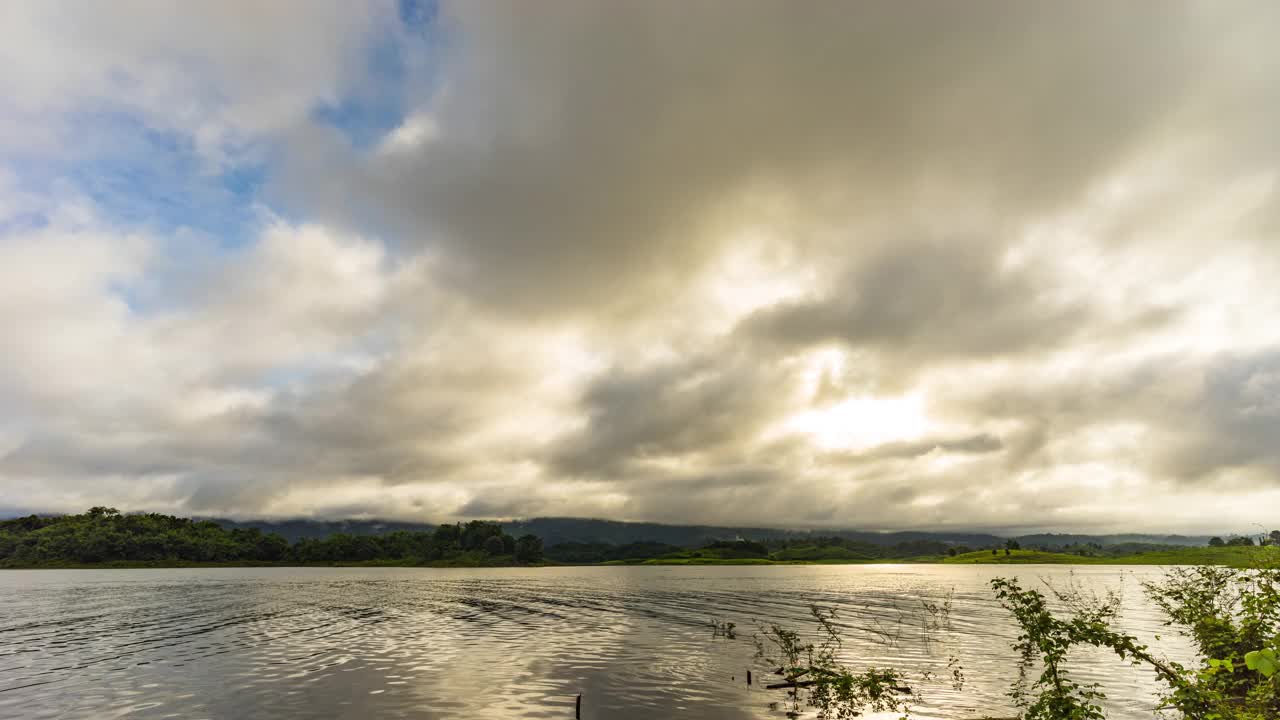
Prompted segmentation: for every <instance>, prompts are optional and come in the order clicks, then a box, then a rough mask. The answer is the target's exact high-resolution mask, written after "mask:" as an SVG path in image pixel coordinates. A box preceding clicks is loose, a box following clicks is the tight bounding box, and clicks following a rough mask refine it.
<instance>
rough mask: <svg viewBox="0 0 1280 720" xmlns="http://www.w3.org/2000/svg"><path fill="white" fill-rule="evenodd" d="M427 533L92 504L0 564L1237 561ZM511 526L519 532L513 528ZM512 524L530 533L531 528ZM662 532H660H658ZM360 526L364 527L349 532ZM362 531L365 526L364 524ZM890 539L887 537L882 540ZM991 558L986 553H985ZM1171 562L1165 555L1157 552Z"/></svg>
mask: <svg viewBox="0 0 1280 720" xmlns="http://www.w3.org/2000/svg"><path fill="white" fill-rule="evenodd" d="M419 527H422V528H424V529H421V530H406V529H389V528H386V527H380V528H379V529H380V530H383V531H382V532H376V533H370V532H364V533H360V532H334V533H331V534H329V535H326V536H322V537H315V536H312V535H311V534H309V533H302V534H299V535H295V537H296V539H294V540H293V541H292V542H291V541H290V540H289V539H287V538H286V537H285V536H283V535H281V534H278V533H275V532H264V531H263V530H261V529H260V528H258V527H252V526H247V525H244V524H233V525H231V526H230V527H229V526H228V525H227V524H225V523H219V522H215V521H211V520H193V519H189V518H180V517H174V516H171V515H160V514H156V513H145V514H144V513H140V514H128V515H126V514H122V513H120V512H118V511H116V510H115V509H114V508H106V507H95V508H92V509H90V510H89V511H88V512H86V513H83V514H79V515H63V516H53V517H49V516H39V515H30V516H27V517H21V518H16V519H13V520H4V521H0V567H57V566H71V565H101V564H116V565H180V564H196V563H222V564H365V563H368V564H389V565H446V566H448V565H454V566H484V565H531V564H541V563H545V562H551V563H559V564H567V565H588V564H600V563H608V564H635V563H658V564H685V563H689V564H714V563H775V562H783V563H862V562H886V561H895V562H897V561H914V562H932V561H948V562H950V561H956V562H961V561H963V562H992V561H1009V562H1087V561H1114V560H1120V561H1124V560H1126V559H1132V560H1133V561H1134V562H1139V563H1146V562H1150V563H1156V564H1159V563H1165V562H1168V563H1172V564H1180V563H1183V562H1187V563H1192V562H1206V563H1210V564H1219V563H1221V564H1233V563H1237V562H1239V561H1240V560H1241V558H1242V557H1243V556H1241V555H1240V554H1239V553H1231V552H1225V553H1224V552H1218V553H1217V554H1210V555H1205V554H1203V553H1201V554H1195V553H1193V552H1192V551H1193V550H1194V549H1193V548H1187V547H1185V546H1184V547H1179V546H1175V545H1164V544H1154V543H1139V542H1124V543H1115V544H1103V543H1101V542H1080V541H1078V540H1077V538H1076V537H1071V536H1064V537H1070V539H1071V540H1075V542H1073V543H1071V544H1062V545H1057V546H1053V545H1052V544H1050V543H1044V544H1040V543H1037V544H1035V545H1031V546H1028V545H1025V544H1022V543H1020V542H1019V541H1018V540H1016V539H1013V538H1009V539H1000V538H996V537H994V536H982V535H969V536H967V538H968V539H970V540H982V541H984V542H982V543H981V544H975V545H974V546H970V545H967V544H964V543H963V542H956V541H954V540H950V541H947V540H940V539H936V538H929V537H921V536H920V535H919V534H906V533H902V534H895V535H893V536H891V537H893V538H895V539H896V540H897V542H895V543H892V544H889V543H885V542H883V541H882V542H869V541H867V540H865V539H863V538H861V537H858V538H856V539H853V538H850V537H848V536H845V535H829V536H823V535H816V534H809V533H805V534H800V533H788V534H783V535H778V536H773V537H765V538H762V539H747V538H743V537H740V536H739V537H735V538H734V539H731V540H730V539H703V540H701V541H700V542H698V544H697V545H694V546H690V545H680V544H675V543H671V542H665V541H661V540H648V539H646V540H639V541H632V542H624V543H611V542H601V541H588V542H582V541H565V542H557V543H547V544H548V547H547V548H546V550H545V552H544V550H543V544H544V539H543V538H541V537H539V536H538V535H536V534H533V533H528V532H525V533H522V534H520V536H519V537H516V536H515V535H513V534H509V533H508V532H506V531H505V529H506V528H504V526H503V525H502V524H499V523H496V522H490V521H484V520H473V521H470V522H467V523H457V524H452V525H438V526H434V527H430V529H426V528H428V527H429V526H419ZM506 527H507V528H510V527H513V525H508V526H506ZM514 527H519V528H521V529H527V528H528V524H527V523H525V524H515V525H514ZM655 527H660V526H655ZM352 529H356V528H355V527H353V528H352ZM361 529H364V528H363V527H362V528H361ZM882 538H883V536H882ZM1256 544H1257V545H1280V532H1273V533H1271V534H1269V535H1268V534H1261V535H1259V536H1258V537H1257V543H1256ZM1254 545H1255V541H1254V539H1253V538H1251V537H1247V536H1235V537H1231V538H1228V539H1226V540H1223V539H1221V538H1217V537H1215V538H1212V539H1211V540H1210V541H1209V543H1208V547H1207V548H1202V549H1207V550H1211V551H1215V552H1216V551H1233V550H1244V549H1246V548H1247V547H1250V546H1254ZM988 553H990V555H988ZM1161 553H1163V554H1161Z"/></svg>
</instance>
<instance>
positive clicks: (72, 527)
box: [0, 507, 543, 567]
mask: <svg viewBox="0 0 1280 720" xmlns="http://www.w3.org/2000/svg"><path fill="white" fill-rule="evenodd" d="M542 560H543V553H542V541H541V540H540V539H538V538H537V537H535V536H533V535H524V536H522V537H519V538H515V537H512V536H511V535H508V534H506V533H504V532H503V530H502V526H501V525H500V524H498V523H494V522H485V521H481V520H475V521H472V522H468V523H463V524H456V525H440V526H439V527H437V528H435V530H433V531H431V532H408V531H397V532H392V533H388V534H385V535H348V534H346V533H337V534H334V535H330V536H329V537H327V538H323V539H314V538H303V539H300V540H298V541H297V542H295V543H293V544H290V543H289V542H288V541H287V540H285V539H284V538H283V537H281V536H280V535H277V534H275V533H264V532H262V531H261V530H258V529H256V528H232V529H227V528H224V527H222V526H221V525H219V524H218V523H215V522H211V521H197V520H190V519H187V518H180V517H173V516H171V515H160V514H156V513H146V514H136V515H124V514H121V513H120V512H118V511H116V510H115V509H114V508H105V507H95V508H92V509H90V510H89V511H88V512H86V513H83V514H80V515H61V516H56V517H42V516H38V515H30V516H27V517H21V518H17V519H14V520H5V521H0V567H41V566H58V565H93V564H102V563H137V564H157V565H165V564H181V563H229V564H242V563H362V562H387V563H394V564H457V565H508V564H534V563H539V562H542Z"/></svg>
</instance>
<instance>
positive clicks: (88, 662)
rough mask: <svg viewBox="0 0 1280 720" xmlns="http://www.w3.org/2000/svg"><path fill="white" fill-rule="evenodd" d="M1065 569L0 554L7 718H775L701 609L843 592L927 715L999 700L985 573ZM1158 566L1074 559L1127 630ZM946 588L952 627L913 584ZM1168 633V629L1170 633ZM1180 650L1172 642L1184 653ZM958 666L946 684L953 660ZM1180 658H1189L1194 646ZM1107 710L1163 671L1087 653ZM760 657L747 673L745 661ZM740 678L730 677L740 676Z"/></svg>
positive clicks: (0, 684)
mask: <svg viewBox="0 0 1280 720" xmlns="http://www.w3.org/2000/svg"><path fill="white" fill-rule="evenodd" d="M1067 572H1069V570H1068V569H1067V568H1064V567H1063V566H1020V567H1016V568H1014V567H1003V568H993V567H982V566H970V567H960V566H936V565H933V566H931V565H905V566H883V565H882V566H792V567H588V568H537V569H467V570H437V569H409V568H378V569H350V568H296V569H295V568H288V569H284V568H244V569H202V570H105V571H98V570H66V571H63V570H56V571H55V570H43V571H4V572H0V608H3V614H2V615H0V717H23V718H52V717H58V718H81V717H82V718H90V717H92V718H114V717H130V718H134V717H138V718H162V717H174V718H202V717H203V718H286V717H287V718H295V717H296V718H398V717H405V718H571V717H573V712H574V709H573V708H574V698H575V696H576V695H577V694H578V693H582V694H583V717H584V718H587V719H590V720H595V719H597V718H622V719H628V718H645V719H646V720H649V719H651V718H662V717H673V716H677V715H684V716H686V717H691V718H709V719H711V720H718V719H728V718H773V717H781V716H782V712H781V710H778V709H770V707H769V704H770V702H772V701H777V700H780V699H781V697H780V696H779V695H778V693H777V692H766V691H764V690H761V689H760V688H759V687H758V686H757V687H755V688H747V687H746V685H745V683H744V682H743V679H744V674H745V671H746V669H747V668H748V667H749V666H750V663H751V656H752V652H753V648H752V645H751V642H750V639H749V637H747V636H748V635H750V631H749V630H747V631H746V632H741V633H740V636H739V639H738V640H736V641H732V642H730V641H725V640H715V639H712V637H711V636H712V633H711V628H710V625H709V622H710V618H711V617H713V616H714V617H719V618H723V619H725V620H730V621H734V622H736V623H737V624H738V627H739V628H740V629H742V628H750V627H752V621H753V619H769V620H771V621H773V620H780V621H783V622H785V623H789V624H792V625H794V626H797V627H802V626H803V627H804V628H805V629H808V628H809V627H810V625H811V624H810V623H808V622H806V619H807V616H808V606H809V604H810V603H812V602H818V603H822V604H825V605H831V606H837V607H838V608H839V609H840V617H841V621H842V623H844V624H845V626H846V642H845V646H844V647H845V651H846V654H847V656H848V660H849V661H850V662H851V664H854V665H855V666H856V665H859V664H861V663H874V664H879V665H887V664H891V665H894V666H896V667H899V668H901V669H904V670H906V671H908V672H909V673H911V674H913V675H917V676H918V675H919V674H920V673H923V672H925V671H931V672H933V673H935V674H936V675H938V676H939V678H940V679H939V681H937V682H936V683H930V684H924V685H918V686H917V687H921V688H922V689H923V697H924V702H922V703H921V704H919V705H918V706H917V712H916V715H917V716H919V717H921V718H946V719H953V718H972V717H977V716H980V715H982V714H985V713H991V714H996V715H1000V714H1003V715H1012V714H1013V713H1012V712H1011V709H1010V708H1009V706H1008V700H1007V698H1006V697H1005V696H1004V693H1005V691H1006V690H1007V689H1008V682H1009V679H1010V678H1011V677H1012V676H1013V674H1014V671H1015V658H1013V657H1012V655H1011V653H1010V652H1009V650H1008V646H1009V642H1010V641H1011V640H1012V639H1013V637H1014V636H1015V635H1016V632H1015V628H1014V627H1013V626H1012V625H1011V624H1010V621H1009V620H1008V619H1007V616H1006V614H1005V612H1004V611H1003V610H1002V609H1000V608H999V606H998V605H996V604H995V603H994V601H993V600H992V598H991V593H990V592H989V590H988V589H987V585H986V583H987V581H988V580H989V579H990V578H991V577H993V576H995V575H997V574H1004V575H1010V574H1017V575H1019V576H1020V577H1022V578H1024V580H1028V581H1031V580H1032V579H1033V578H1035V577H1041V576H1042V577H1046V578H1054V579H1056V582H1059V583H1065V582H1067V581H1068V577H1067ZM1158 573H1159V570H1158V569H1154V568H1140V569H1138V571H1137V572H1136V573H1135V572H1134V571H1128V570H1126V571H1121V570H1119V569H1116V568H1107V567H1079V568H1076V569H1075V577H1076V580H1077V581H1078V582H1081V583H1083V584H1084V585H1085V586H1093V587H1097V588H1114V587H1119V586H1124V587H1125V601H1126V603H1125V604H1126V611H1125V615H1124V623H1125V627H1126V629H1128V630H1129V631H1131V632H1134V633H1135V634H1138V635H1139V636H1140V637H1142V638H1144V639H1150V638H1151V637H1152V636H1154V635H1155V634H1156V633H1157V632H1159V630H1160V626H1159V619H1158V617H1157V616H1156V614H1155V613H1154V611H1153V609H1152V608H1151V607H1150V606H1149V605H1147V604H1146V603H1145V601H1144V599H1143V598H1142V596H1141V591H1140V588H1139V587H1138V582H1137V581H1138V580H1141V579H1142V578H1143V577H1145V576H1151V575H1153V574H1158ZM949 588H954V589H955V600H954V607H953V610H952V612H951V618H950V619H951V631H950V632H942V633H933V632H926V630H925V626H924V618H923V617H922V613H920V612H919V607H920V600H921V599H927V598H939V597H941V596H942V595H944V594H945V593H946V591H947V590H948V589H949ZM1167 645H1168V640H1167V638H1166V641H1165V642H1164V643H1162V647H1167ZM1183 652H1185V647H1180V648H1179V649H1178V651H1177V652H1176V653H1175V658H1178V656H1179V655H1181V653H1183ZM950 655H956V656H958V657H960V659H961V661H962V662H963V664H964V666H965V674H966V676H967V682H966V685H965V687H964V688H963V689H962V690H959V691H957V690H955V689H953V688H952V687H950V684H949V683H948V682H947V681H946V679H947V678H949V671H948V669H947V658H948V656H950ZM1181 659H1186V658H1185V656H1184V657H1182V658H1181ZM1075 667H1077V668H1078V673H1077V676H1078V677H1079V678H1080V679H1082V680H1084V681H1099V682H1103V683H1104V688H1105V690H1106V691H1107V694H1108V696H1109V698H1110V699H1109V701H1108V708H1109V710H1110V713H1111V714H1110V715H1109V717H1114V718H1135V719H1136V718H1143V720H1146V719H1148V718H1150V717H1151V708H1152V705H1153V701H1152V698H1153V692H1154V690H1155V683H1154V680H1153V679H1152V678H1151V677H1150V674H1149V673H1147V672H1145V671H1142V670H1140V669H1137V668H1129V667H1126V666H1124V665H1123V664H1121V663H1119V662H1117V661H1115V660H1114V659H1112V658H1110V657H1107V656H1106V655H1105V654H1101V653H1099V654H1098V655H1096V656H1094V657H1089V656H1082V657H1081V660H1080V661H1079V662H1077V663H1076V664H1075ZM759 672H760V670H759V669H757V673H759ZM731 678H733V679H731Z"/></svg>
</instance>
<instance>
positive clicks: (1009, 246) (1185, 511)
mask: <svg viewBox="0 0 1280 720" xmlns="http://www.w3.org/2000/svg"><path fill="white" fill-rule="evenodd" d="M437 10H438V12H437ZM1276 13H1277V10H1276V8H1275V6H1274V4H1271V3H1263V2H1258V3H1250V2H1247V1H1246V2H1242V3H1233V4H1231V5H1230V6H1221V5H1214V6H1209V5H1205V4H1197V3H1188V4H1180V3H1173V4H1171V5H1167V6H1162V7H1161V8H1160V10H1159V11H1158V12H1157V11H1155V10H1152V9H1150V8H1147V7H1144V6H1142V5H1138V4H1129V5H1111V6H1107V7H1106V8H1100V7H1098V6H1096V5H1085V4H1063V3H1049V2H1044V3H1037V2H1028V3H1008V4H1001V3H996V4H994V5H984V6H981V7H972V6H959V5H956V6H950V5H947V6H941V7H937V8H931V11H930V12H929V13H915V12H911V11H910V8H909V7H905V6H904V7H899V6H896V5H895V6H894V7H893V8H892V9H884V8H872V7H870V6H860V5H845V4H821V3H814V4H788V5H785V6H784V5H782V4H769V3H759V4H756V3H744V4H742V5H740V6H736V7H735V8H734V11H733V12H731V13H730V12H725V11H724V10H723V9H722V8H718V7H716V6H715V5H699V6H697V7H683V6H682V7H680V8H679V9H678V10H677V9H676V8H675V7H674V6H668V5H665V4H662V3H656V4H655V3H634V4H600V3H594V4H593V3H582V4H574V3H573V2H551V3H545V4H542V3H540V4H538V5H536V6H534V5H526V4H523V3H496V4H490V3H479V4H477V3H451V2H442V3H440V4H439V7H438V8H433V9H432V12H430V13H424V14H413V13H410V15H414V17H413V18H412V19H406V17H404V15H405V14H404V13H397V12H396V7H395V4H394V3H379V2H374V3H341V2H333V3H323V2H298V3H290V2H288V0H278V2H274V3H272V4H271V6H270V9H264V8H263V7H261V6H260V4H253V3H237V2H234V1H233V0H228V2H223V3H192V4H191V5H189V6H184V7H183V8H182V10H181V12H177V11H172V12H171V11H169V10H163V9H161V8H158V7H155V6H153V5H148V4H136V5H135V4H131V3H113V4H111V5H110V6H109V7H107V6H105V5H104V6H97V5H92V4H83V3H82V4H74V3H72V4H67V5H65V6H60V5H59V3H57V2H56V1H55V0H50V1H49V2H44V3H27V4H20V3H13V4H10V5H9V6H5V9H4V10H0V15H4V19H5V20H6V22H0V59H2V60H5V61H6V62H0V280H3V282H0V300H3V302H0V321H2V322H3V330H4V332H3V333H0V357H3V360H2V361H0V511H3V510H4V509H5V508H17V509H21V510H37V511H46V510H80V509H83V507H84V506H86V505H92V504H117V505H120V506H122V508H123V509H158V510H172V511H179V512H187V513H196V514H204V515H210V514H228V515H252V514H269V515H290V514H309V515H315V514H329V515H332V514H365V515H391V516H399V517H411V518H417V519H422V518H426V519H430V520H447V519H452V518H460V517H473V516H479V515H487V516H510V515H533V514H558V515H566V514H567V515H574V514H577V515H591V514H599V515H604V516H608V517H619V518H622V517H625V518H628V519H639V520H668V521H676V520H678V521H693V522H703V521H708V520H717V521H722V522H730V523H735V524H736V523H746V522H769V523H783V524H788V525H858V524H868V523H874V524H876V526H878V527H891V526H892V527H905V526H911V525H917V524H937V523H942V522H946V523H950V524H952V525H955V526H959V525H971V526H985V527H1007V525H1008V524H1009V523H1010V522H1013V521H1014V520H1011V518H1013V519H1016V521H1017V522H1019V523H1024V524H1025V525H1028V526H1037V527H1053V528H1059V529H1069V528H1071V527H1077V526H1085V525H1087V526H1089V527H1094V526H1095V524H1096V523H1098V522H1106V523H1110V524H1112V525H1114V526H1118V527H1119V526H1122V527H1125V528H1128V529H1132V526H1135V525H1138V524H1145V525H1151V524H1156V525H1160V526H1161V527H1162V528H1164V529H1171V528H1170V527H1169V526H1168V523H1164V522H1160V521H1157V520H1156V519H1153V518H1151V517H1150V516H1149V515H1150V514H1149V513H1147V512H1145V510H1143V511H1139V510H1137V509H1135V508H1139V507H1140V506H1141V505H1142V500H1143V499H1144V498H1147V497H1158V498H1159V500H1158V502H1159V508H1160V510H1161V512H1162V513H1164V517H1167V518H1173V519H1174V520H1175V521H1176V523H1177V524H1179V527H1180V528H1182V529H1212V530H1215V531H1217V530H1223V529H1225V530H1230V529H1231V528H1223V527H1221V526H1220V524H1219V523H1222V522H1226V521H1223V520H1220V519H1219V518H1221V517H1227V516H1231V517H1232V518H1239V519H1240V522H1245V519H1248V518H1253V516H1254V514H1256V513H1258V512H1261V510H1259V508H1261V507H1263V506H1265V501H1267V500H1269V499H1271V497H1272V495H1274V490H1272V487H1273V486H1274V484H1275V483H1276V482H1277V479H1278V478H1280V451H1278V450H1277V448H1280V442H1277V438H1280V425H1278V424H1277V423H1278V422H1280V420H1278V419H1277V418H1278V414H1277V413H1276V412H1274V409H1275V408H1276V407H1280V400H1277V397H1278V395H1280V389H1278V388H1280V383H1277V382H1276V380H1275V378H1276V377H1280V333H1277V331H1276V323H1275V318H1276V317H1277V316H1280V294H1277V293H1276V292H1275V289H1274V284H1275V283H1274V279H1275V278H1276V277H1277V276H1280V245H1277V244H1276V243H1275V242H1274V238H1275V237H1276V234H1277V230H1278V228H1280V222H1277V219H1276V218H1278V217H1280V212H1278V210H1277V208H1278V207H1280V188H1278V187H1277V185H1278V184H1277V181H1276V178H1277V177H1280V146H1278V145H1277V144H1276V142H1275V133H1274V128H1275V126H1276V124H1277V123H1276V119H1277V118H1280V92H1277V86H1276V84H1275V83H1274V80H1273V78H1274V77H1275V76H1276V72H1277V71H1278V70H1280V67H1277V61H1276V57H1277V56H1276V53H1275V51H1274V42H1273V39H1272V38H1270V37H1269V34H1268V33H1266V32H1264V31H1260V30H1259V28H1268V27H1274V26H1275V23H1276V22H1277V17H1276ZM1138 28H1140V29H1141V31H1142V35H1143V37H1144V40H1145V42H1144V43H1142V44H1141V45H1140V46H1136V45H1134V44H1133V43H1132V42H1131V38H1132V37H1133V34H1134V31H1135V29H1138ZM1222 37H1231V38H1232V39H1233V42H1232V43H1230V44H1229V47H1228V48H1227V49H1226V50H1224V45H1223V43H1222V42H1221V38H1222ZM640 38H647V39H652V38H659V39H660V41H658V42H649V41H648V40H647V39H646V40H643V41H641V40H640ZM921 38H930V39H931V40H930V42H929V43H928V44H921ZM935 40H936V42H935ZM280 59H284V61H282V62H276V60H280ZM956 88H963V89H964V91H963V92H957V91H956ZM1046 128H1049V129H1051V132H1046ZM993 483H999V487H1000V488H1001V492H1000V493H992V492H988V491H987V490H986V488H987V487H989V486H991V485H992V484H993ZM815 497H820V498H821V502H815V501H814V498H815ZM1206 498H1211V499H1212V501H1211V502H1210V501H1207V500H1206ZM1208 509H1212V511H1213V513H1214V514H1213V517H1201V516H1204V515H1205V513H1206V512H1208ZM1201 510H1204V512H1201ZM1099 518H1102V520H1100V519H1099ZM1250 521H1251V520H1250ZM1171 522H1173V521H1171ZM1233 522H1234V520H1233ZM1206 525H1212V527H1205V526H1206ZM1236 529H1240V528H1239V527H1238V523H1237V528H1236Z"/></svg>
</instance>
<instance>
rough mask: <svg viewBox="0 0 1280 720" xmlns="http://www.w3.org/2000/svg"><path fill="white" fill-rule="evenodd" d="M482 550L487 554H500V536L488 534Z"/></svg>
mask: <svg viewBox="0 0 1280 720" xmlns="http://www.w3.org/2000/svg"><path fill="white" fill-rule="evenodd" d="M484 551H485V553H486V554H488V555H501V554H502V537H501V536H499V535H490V536H489V537H487V538H485V539H484Z"/></svg>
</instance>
